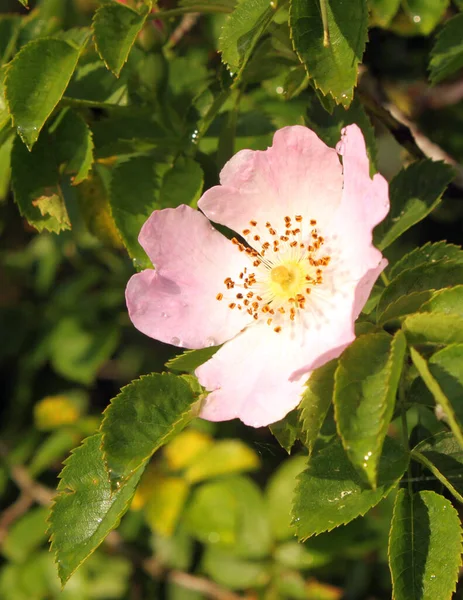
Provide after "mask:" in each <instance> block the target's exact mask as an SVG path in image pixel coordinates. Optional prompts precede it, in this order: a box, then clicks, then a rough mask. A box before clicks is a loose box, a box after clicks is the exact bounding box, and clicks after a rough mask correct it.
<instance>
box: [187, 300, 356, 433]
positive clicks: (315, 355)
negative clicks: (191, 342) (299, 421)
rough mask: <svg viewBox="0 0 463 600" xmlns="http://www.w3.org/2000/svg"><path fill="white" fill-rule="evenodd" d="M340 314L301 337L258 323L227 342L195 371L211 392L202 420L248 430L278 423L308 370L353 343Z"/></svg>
mask: <svg viewBox="0 0 463 600" xmlns="http://www.w3.org/2000/svg"><path fill="white" fill-rule="evenodd" d="M350 308H351V304H350V305H349V306H348V310H350ZM339 312H340V311H338V315H337V316H338V318H337V319H332V320H326V322H325V323H324V324H323V326H322V327H321V328H320V329H317V328H316V327H315V326H314V327H313V328H311V329H310V330H308V331H306V332H305V334H304V335H303V337H302V338H301V336H300V335H298V334H299V333H302V331H299V332H295V333H296V335H294V333H293V332H292V331H291V328H290V327H289V326H287V328H285V327H283V330H282V331H281V332H280V333H276V332H275V331H274V330H273V328H272V327H271V326H270V327H269V326H268V325H266V324H265V323H260V324H258V325H255V326H253V327H249V328H248V329H246V330H245V331H244V332H242V333H241V334H240V335H238V336H237V337H236V338H234V339H233V340H231V341H229V342H228V343H227V344H225V345H224V346H223V347H222V348H221V349H220V350H219V351H218V352H217V353H216V354H215V355H214V356H213V357H212V358H211V359H210V360H209V361H208V362H206V363H205V364H204V365H202V366H201V367H199V368H198V369H196V375H197V377H198V380H199V382H200V383H201V385H203V386H204V387H205V388H206V389H207V390H209V391H211V393H210V394H209V395H208V396H207V398H206V401H205V403H204V405H203V408H202V410H201V415H200V416H201V417H203V418H204V419H208V420H210V421H225V420H228V419H233V418H236V417H237V418H239V419H241V420H242V421H243V422H244V423H245V424H247V425H251V426H252V427H263V426H265V425H269V424H270V423H274V422H275V421H278V420H280V419H282V418H283V417H284V416H285V415H286V414H287V413H288V412H289V411H290V410H292V409H293V408H295V407H296V406H297V405H298V404H299V402H300V400H301V394H302V393H303V391H304V385H305V383H306V381H307V379H308V377H309V375H310V372H311V371H312V370H313V369H315V368H317V367H318V366H321V365H322V364H324V363H326V362H328V361H329V360H331V359H333V358H336V357H337V356H339V355H340V354H341V352H342V351H343V350H344V348H345V347H346V346H347V345H348V344H350V343H351V342H352V341H353V339H354V333H353V328H352V321H351V319H350V318H349V317H350V315H345V312H343V315H342V316H341V318H339V317H340V314H339ZM346 317H347V318H346Z"/></svg>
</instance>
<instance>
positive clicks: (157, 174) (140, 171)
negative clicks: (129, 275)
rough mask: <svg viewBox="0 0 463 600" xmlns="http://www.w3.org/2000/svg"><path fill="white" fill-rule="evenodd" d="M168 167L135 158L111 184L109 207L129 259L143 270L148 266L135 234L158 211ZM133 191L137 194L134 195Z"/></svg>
mask: <svg viewBox="0 0 463 600" xmlns="http://www.w3.org/2000/svg"><path fill="white" fill-rule="evenodd" d="M166 169H167V165H166V164H165V163H164V162H162V163H160V162H158V160H157V158H156V157H154V156H147V155H141V156H135V157H133V158H131V159H129V160H127V161H125V162H121V163H119V164H118V165H117V166H116V167H115V168H114V172H113V177H112V180H111V195H110V205H111V212H112V216H113V218H114V222H115V224H116V227H117V229H118V231H119V233H120V235H121V237H122V240H123V242H124V245H125V247H126V248H127V252H128V253H129V256H130V257H131V258H133V259H134V260H135V261H137V263H138V265H139V266H140V267H142V268H150V267H151V266H152V265H151V262H150V261H149V259H148V257H147V256H146V254H145V251H144V250H143V249H142V247H141V246H140V244H139V243H138V234H139V233H140V229H141V227H142V225H143V224H144V222H145V221H146V219H147V218H148V217H149V216H150V215H151V213H152V212H153V210H155V209H159V208H161V206H160V204H159V189H160V186H161V178H162V176H163V174H164V172H165V170H166ZM134 190H137V193H136V194H134Z"/></svg>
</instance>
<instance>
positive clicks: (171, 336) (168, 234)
mask: <svg viewBox="0 0 463 600" xmlns="http://www.w3.org/2000/svg"><path fill="white" fill-rule="evenodd" d="M139 241H140V244H141V245H142V246H143V248H144V249H145V251H146V253H147V254H148V256H149V257H150V259H151V260H152V262H153V264H154V265H155V267H156V270H153V269H147V270H145V271H143V272H142V273H137V274H136V275H134V276H133V277H132V278H131V279H130V281H129V283H128V285H127V290H126V300H127V307H128V309H129V315H130V318H131V320H132V322H133V324H134V325H135V327H136V328H137V329H139V330H140V331H141V332H143V333H145V334H146V335H148V336H150V337H152V338H155V339H157V340H160V341H162V342H167V343H169V344H173V345H174V346H181V347H185V348H204V347H206V346H214V345H218V344H222V343H223V342H225V341H226V340H229V339H230V338H232V337H234V336H235V335H236V334H237V333H239V332H240V331H241V330H242V329H243V328H244V327H246V325H247V324H249V322H250V321H251V320H252V317H250V316H249V315H248V314H247V313H246V312H245V311H244V310H242V311H238V310H237V309H236V308H235V309H234V310H231V309H230V308H229V307H228V304H229V302H230V300H229V299H228V301H227V293H228V292H227V290H226V287H225V285H224V279H225V278H226V277H228V276H230V277H237V276H238V274H239V273H240V271H242V270H243V268H244V266H249V259H248V258H247V256H246V255H244V253H241V252H239V251H238V250H237V248H236V246H234V245H233V244H232V243H231V242H230V241H229V240H227V238H225V237H224V236H223V235H222V234H221V233H219V232H218V231H217V230H216V229H214V228H213V227H212V226H211V224H210V223H209V221H208V220H207V219H206V217H204V215H202V214H201V213H200V212H198V211H197V210H194V209H192V208H190V207H189V206H185V205H182V206H179V207H178V208H175V209H171V208H168V209H165V210H161V211H155V212H154V213H153V214H152V215H151V216H150V217H149V219H148V220H147V221H146V223H145V224H144V225H143V227H142V230H141V232H140V236H139ZM231 292H233V290H230V293H231ZM218 293H223V294H224V298H223V300H222V301H219V300H217V298H216V296H217V294H218Z"/></svg>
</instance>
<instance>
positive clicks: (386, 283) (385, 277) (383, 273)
mask: <svg viewBox="0 0 463 600" xmlns="http://www.w3.org/2000/svg"><path fill="white" fill-rule="evenodd" d="M381 281H382V282H383V283H384V285H385V286H386V287H387V286H388V285H389V277H388V276H387V275H386V273H385V272H384V271H381Z"/></svg>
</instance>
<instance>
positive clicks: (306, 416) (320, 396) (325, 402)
mask: <svg viewBox="0 0 463 600" xmlns="http://www.w3.org/2000/svg"><path fill="white" fill-rule="evenodd" d="M337 366H338V361H337V360H332V361H330V362H329V363H326V365H323V367H320V368H319V369H316V370H315V371H314V372H313V373H312V374H311V376H310V378H309V380H308V382H307V388H306V390H305V391H304V393H303V395H302V400H301V403H300V404H299V410H300V421H301V430H302V433H301V442H302V443H303V444H304V446H306V448H307V449H308V451H309V455H310V454H312V451H313V449H314V446H315V442H316V441H317V437H318V434H319V433H320V430H321V428H322V425H323V422H324V421H325V417H326V415H327V414H328V410H329V408H330V406H331V401H332V399H333V391H334V373H335V371H336V367H337Z"/></svg>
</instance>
